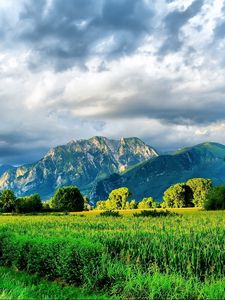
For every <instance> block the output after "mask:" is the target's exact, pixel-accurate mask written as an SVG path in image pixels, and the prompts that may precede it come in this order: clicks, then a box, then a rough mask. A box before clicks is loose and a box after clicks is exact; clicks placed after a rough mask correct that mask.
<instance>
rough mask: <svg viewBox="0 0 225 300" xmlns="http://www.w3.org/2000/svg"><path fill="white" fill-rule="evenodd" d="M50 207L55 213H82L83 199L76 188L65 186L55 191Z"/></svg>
mask: <svg viewBox="0 0 225 300" xmlns="http://www.w3.org/2000/svg"><path fill="white" fill-rule="evenodd" d="M51 206H52V208H53V209H54V210H57V211H83V210H84V198H83V196H82V195H81V193H80V191H79V189H78V188H77V187H76V186H66V187H63V188H59V189H58V190H57V191H56V193H55V195H54V196H53V198H52V199H51Z"/></svg>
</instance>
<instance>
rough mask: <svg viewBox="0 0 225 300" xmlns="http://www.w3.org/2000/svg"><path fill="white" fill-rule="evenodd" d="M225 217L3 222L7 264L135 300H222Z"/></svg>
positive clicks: (1, 242) (2, 258)
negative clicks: (147, 299) (137, 299)
mask: <svg viewBox="0 0 225 300" xmlns="http://www.w3.org/2000/svg"><path fill="white" fill-rule="evenodd" d="M158 215H159V214H157V216H158ZM224 216H225V213H224V211H220V212H203V211H202V212H201V211H195V210H194V211H193V213H191V212H190V211H188V212H187V213H184V214H183V215H182V217H181V216H180V215H179V214H178V215H177V214H172V215H169V216H164V215H163V216H159V217H157V218H155V217H154V218H152V217H148V218H146V217H139V218H135V217H133V216H123V217H121V218H114V217H110V216H108V217H104V216H102V217H101V218H98V217H96V216H88V215H83V217H80V216H79V215H68V216H63V215H62V216H53V215H48V216H24V217H21V216H20V217H19V216H13V217H12V216H8V217H1V218H0V264H1V265H5V266H12V267H14V268H16V269H18V270H24V271H26V272H29V273H35V274H39V275H41V276H45V277H47V278H49V279H58V278H60V280H63V281H64V282H67V283H69V284H75V285H77V286H82V287H84V288H85V289H86V290H87V291H88V290H89V291H90V290H91V291H93V290H95V291H100V290H103V291H105V292H107V293H108V294H109V295H122V297H125V298H126V297H127V298H128V299H132V297H134V298H133V299H135V295H137V297H138V296H139V297H142V298H149V299H165V295H166V298H167V299H174V298H175V299H177V298H178V299H179V297H176V296H173V295H178V294H180V296H183V298H182V297H181V298H182V299H191V298H192V299H197V298H199V299H215V297H217V298H218V295H222V292H221V291H222V289H223V288H225V286H224V273H225V267H224V266H225V252H224V249H225V238H224V237H225V218H224ZM216 295H217V296H216ZM203 296H204V297H203ZM213 297H214V298H213Z"/></svg>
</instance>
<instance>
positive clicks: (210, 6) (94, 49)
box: [0, 0, 225, 165]
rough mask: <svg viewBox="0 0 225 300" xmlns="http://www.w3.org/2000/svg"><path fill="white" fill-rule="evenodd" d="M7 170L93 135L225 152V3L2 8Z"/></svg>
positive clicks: (26, 2)
mask: <svg viewBox="0 0 225 300" xmlns="http://www.w3.org/2000/svg"><path fill="white" fill-rule="evenodd" d="M0 41H1V42H0V164H3V163H10V164H14V165H19V164H24V163H30V162H33V161H36V160H38V159H40V158H41V157H42V156H43V155H44V154H45V153H46V152H47V151H48V149H49V148H50V147H52V146H56V145H59V144H64V143H67V142H69V141H70V140H72V139H73V140H76V139H86V138H90V137H92V136H95V135H100V136H106V137H109V138H116V139H118V138H121V137H129V136H136V137H139V138H141V139H143V140H144V141H145V142H146V143H148V144H149V145H151V146H153V147H154V148H156V149H158V150H159V151H169V150H173V149H177V148H180V147H183V146H190V145H194V144H198V143H201V142H204V141H216V142H220V143H224V144H225V134H224V132H225V1H224V0H157V1H156V0H155V1H154V0H38V1H37V0H0Z"/></svg>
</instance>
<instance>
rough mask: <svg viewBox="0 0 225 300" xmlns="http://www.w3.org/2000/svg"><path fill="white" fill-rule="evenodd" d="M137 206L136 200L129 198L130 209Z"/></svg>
mask: <svg viewBox="0 0 225 300" xmlns="http://www.w3.org/2000/svg"><path fill="white" fill-rule="evenodd" d="M137 207H138V203H137V202H136V200H134V199H133V200H131V201H130V209H136V208H137Z"/></svg>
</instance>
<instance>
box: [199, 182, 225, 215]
mask: <svg viewBox="0 0 225 300" xmlns="http://www.w3.org/2000/svg"><path fill="white" fill-rule="evenodd" d="M204 208H205V209H206V210H217V209H225V185H219V186H216V187H214V188H212V189H211V190H210V191H209V192H208V194H207V198H206V201H205V202H204Z"/></svg>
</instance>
